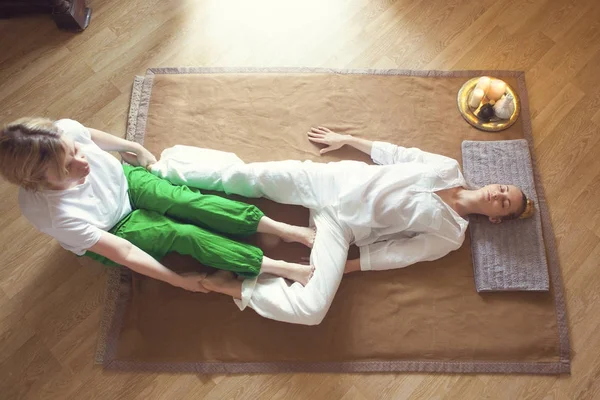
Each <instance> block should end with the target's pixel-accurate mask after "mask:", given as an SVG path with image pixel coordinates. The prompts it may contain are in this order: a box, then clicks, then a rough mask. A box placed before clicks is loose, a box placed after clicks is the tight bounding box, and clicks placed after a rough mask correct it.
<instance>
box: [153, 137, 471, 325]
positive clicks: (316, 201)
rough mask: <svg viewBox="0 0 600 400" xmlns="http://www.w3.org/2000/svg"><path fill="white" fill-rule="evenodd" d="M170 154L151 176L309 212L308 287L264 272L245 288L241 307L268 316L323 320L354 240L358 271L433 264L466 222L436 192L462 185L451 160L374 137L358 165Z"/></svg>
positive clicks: (455, 242)
mask: <svg viewBox="0 0 600 400" xmlns="http://www.w3.org/2000/svg"><path fill="white" fill-rule="evenodd" d="M182 147H185V146H182ZM170 151H171V153H170V154H169V156H168V157H166V158H165V159H163V157H164V156H165V155H166V154H163V157H161V160H160V161H159V163H158V164H157V165H156V167H155V169H153V173H155V174H157V175H159V176H162V177H165V178H169V176H176V177H177V182H176V183H178V184H186V185H189V186H193V187H199V188H208V187H210V188H211V189H217V190H221V191H224V192H226V193H234V194H239V195H242V196H246V197H266V198H269V199H271V200H273V201H276V202H278V203H284V204H295V205H301V206H305V207H308V208H310V209H311V214H310V223H311V224H312V225H315V226H316V227H317V235H316V239H315V243H314V246H313V250H312V252H311V263H312V264H313V265H315V266H316V271H315V275H314V276H313V278H312V279H311V280H310V282H309V283H308V284H307V285H306V287H302V285H300V284H298V283H294V284H292V285H289V286H288V284H287V283H286V281H285V280H284V279H282V278H276V277H272V276H268V275H260V276H259V277H258V279H257V280H256V281H254V280H246V281H245V282H244V284H243V289H242V300H241V301H238V305H239V306H240V308H244V307H245V306H250V307H252V308H253V309H255V310H256V311H257V312H258V313H259V314H261V315H263V316H265V317H268V318H272V319H276V320H280V321H286V322H292V323H301V324H309V325H312V324H318V323H320V322H321V320H322V319H323V318H324V316H325V314H326V312H327V310H328V309H329V306H330V305H331V302H332V300H333V297H334V295H335V292H336V291H337V288H338V286H339V283H340V281H341V278H342V275H343V272H344V267H345V262H346V257H347V252H348V248H349V246H350V244H352V243H355V244H356V245H357V246H359V249H360V264H361V269H362V270H371V269H372V270H384V269H390V268H401V267H405V266H408V265H410V264H414V263H416V262H419V261H429V260H435V259H437V258H440V257H442V256H444V255H446V254H447V253H449V252H450V251H453V250H456V249H458V248H459V247H460V246H461V245H462V243H463V241H464V236H465V230H466V228H467V225H468V222H467V221H466V220H465V219H463V218H462V217H460V216H459V215H458V214H457V213H456V212H455V211H454V210H453V209H452V208H451V207H449V206H448V205H447V204H446V203H444V201H443V200H442V199H441V198H440V197H439V196H438V195H437V194H436V193H435V192H437V191H440V190H444V189H449V188H453V187H459V186H466V183H465V180H464V178H463V176H462V173H461V172H460V168H459V165H458V163H457V162H456V161H455V160H453V159H450V158H447V157H444V156H440V155H436V154H431V153H427V152H423V151H421V150H418V149H415V148H410V149H407V148H404V147H400V146H396V145H393V144H389V143H384V142H374V144H373V148H372V152H371V158H372V159H373V161H374V162H375V163H377V164H380V165H368V164H365V163H363V162H358V161H340V162H332V163H328V164H324V163H313V162H311V161H305V162H300V161H279V162H265V163H250V164H244V163H243V162H241V161H239V162H237V161H235V160H231V159H230V158H228V159H226V161H224V162H222V163H219V162H217V163H210V164H209V163H203V162H202V161H201V160H202V159H203V156H202V152H203V151H204V150H203V149H196V153H195V154H194V151H193V150H190V148H187V153H186V154H183V153H181V152H180V153H179V154H178V152H173V151H172V150H171V149H170ZM192 154H194V155H193V156H192ZM184 157H185V158H187V159H188V160H189V162H179V163H178V164H177V166H176V167H174V169H176V170H173V169H171V170H169V168H167V167H166V165H167V164H169V159H171V158H175V159H178V158H184ZM193 160H195V162H194V161H193ZM224 160H225V159H224ZM171 164H172V165H173V163H171ZM215 172H218V173H217V174H215ZM215 176H216V177H217V178H215ZM188 177H189V178H190V179H188Z"/></svg>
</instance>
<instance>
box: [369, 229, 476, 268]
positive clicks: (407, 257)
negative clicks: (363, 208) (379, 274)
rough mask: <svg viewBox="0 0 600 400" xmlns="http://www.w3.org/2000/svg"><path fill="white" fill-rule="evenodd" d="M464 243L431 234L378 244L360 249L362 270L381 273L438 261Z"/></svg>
mask: <svg viewBox="0 0 600 400" xmlns="http://www.w3.org/2000/svg"><path fill="white" fill-rule="evenodd" d="M463 238H464V236H463ZM462 243H463V241H462V240H461V241H460V242H455V241H452V240H448V239H447V238H444V237H441V236H438V235H434V234H431V233H424V234H420V235H417V236H415V237H412V238H406V239H397V240H386V241H382V242H376V243H373V244H370V245H367V246H362V247H360V269H361V271H371V270H374V271H380V270H386V269H395V268H404V267H407V266H409V265H412V264H415V263H418V262H421V261H433V260H437V259H438V258H441V257H443V256H445V255H446V254H448V253H450V252H451V251H453V250H456V249H458V248H459V247H460V246H461V245H462Z"/></svg>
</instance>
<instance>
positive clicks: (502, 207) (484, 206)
mask: <svg viewBox="0 0 600 400" xmlns="http://www.w3.org/2000/svg"><path fill="white" fill-rule="evenodd" d="M477 192H478V193H477V194H478V196H479V203H480V208H481V211H482V213H483V214H485V215H487V216H488V217H489V218H490V221H491V222H494V223H498V222H501V221H502V217H506V216H508V215H510V214H517V213H519V212H520V211H521V210H522V209H523V192H522V191H521V189H519V188H518V187H516V186H513V185H503V184H493V185H487V186H484V187H482V188H481V189H478V190H477Z"/></svg>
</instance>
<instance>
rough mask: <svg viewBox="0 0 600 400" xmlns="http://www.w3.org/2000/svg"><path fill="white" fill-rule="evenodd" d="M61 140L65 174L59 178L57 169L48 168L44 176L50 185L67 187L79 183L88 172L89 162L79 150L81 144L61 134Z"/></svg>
mask: <svg viewBox="0 0 600 400" xmlns="http://www.w3.org/2000/svg"><path fill="white" fill-rule="evenodd" d="M61 140H62V141H63V146H64V148H65V160H64V165H63V167H64V168H65V170H66V171H67V175H66V176H65V177H64V178H63V179H61V178H60V175H59V174H58V172H57V171H53V170H48V171H47V172H46V177H47V178H48V183H49V184H50V186H51V187H56V188H63V189H66V188H69V187H71V186H74V185H76V184H77V183H79V182H80V181H81V180H82V179H83V178H85V177H86V176H88V174H89V173H90V164H89V162H88V160H87V158H86V156H85V154H83V152H82V150H81V146H80V145H79V144H78V143H75V142H74V141H73V140H72V139H71V138H69V137H67V136H65V135H62V136H61Z"/></svg>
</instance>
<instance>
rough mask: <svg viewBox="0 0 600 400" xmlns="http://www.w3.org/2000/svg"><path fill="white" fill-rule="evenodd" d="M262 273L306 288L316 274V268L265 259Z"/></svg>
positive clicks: (261, 269)
mask: <svg viewBox="0 0 600 400" xmlns="http://www.w3.org/2000/svg"><path fill="white" fill-rule="evenodd" d="M260 272H261V273H262V272H264V273H265V274H272V275H277V276H281V277H282V278H286V279H289V280H292V281H294V282H298V283H299V284H301V285H302V286H306V284H307V283H308V281H310V278H312V276H313V274H314V273H315V267H314V266H312V265H307V264H297V263H291V262H287V261H281V260H273V259H271V258H268V257H263V263H262V266H261V268H260Z"/></svg>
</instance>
